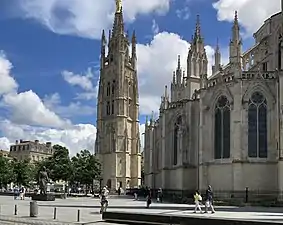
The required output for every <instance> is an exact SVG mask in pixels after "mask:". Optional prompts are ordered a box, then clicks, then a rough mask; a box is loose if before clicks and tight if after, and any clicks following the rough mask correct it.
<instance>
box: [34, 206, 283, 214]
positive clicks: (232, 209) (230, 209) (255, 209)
mask: <svg viewBox="0 0 283 225" xmlns="http://www.w3.org/2000/svg"><path fill="white" fill-rule="evenodd" d="M39 206H41V207H58V208H60V207H65V208H90V209H99V208H100V205H93V206H90V205H63V204H54V205H53V204H52V205H45V204H39ZM108 208H109V209H146V207H145V205H144V206H142V205H138V206H136V205H129V206H127V205H114V206H111V205H109V206H108ZM202 208H203V209H204V207H202ZM151 209H155V210H174V211H185V210H194V206H177V207H174V206H168V205H162V204H159V205H154V204H153V205H151V206H150V207H149V209H147V210H151ZM215 209H216V211H217V210H219V211H221V212H262V213H263V212H265V213H282V211H283V210H282V209H281V208H271V209H270V208H263V207H262V208H261V207H228V206H226V207H225V206H215ZM165 213H168V212H165Z"/></svg>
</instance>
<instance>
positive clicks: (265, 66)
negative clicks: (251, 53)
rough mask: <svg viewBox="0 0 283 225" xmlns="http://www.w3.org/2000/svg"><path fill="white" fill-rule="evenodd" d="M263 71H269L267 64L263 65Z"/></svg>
mask: <svg viewBox="0 0 283 225" xmlns="http://www.w3.org/2000/svg"><path fill="white" fill-rule="evenodd" d="M262 71H267V62H264V63H262Z"/></svg>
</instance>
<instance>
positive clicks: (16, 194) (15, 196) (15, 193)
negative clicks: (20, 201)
mask: <svg viewBox="0 0 283 225" xmlns="http://www.w3.org/2000/svg"><path fill="white" fill-rule="evenodd" d="M17 198H18V188H17V187H16V186H15V187H14V200H17Z"/></svg>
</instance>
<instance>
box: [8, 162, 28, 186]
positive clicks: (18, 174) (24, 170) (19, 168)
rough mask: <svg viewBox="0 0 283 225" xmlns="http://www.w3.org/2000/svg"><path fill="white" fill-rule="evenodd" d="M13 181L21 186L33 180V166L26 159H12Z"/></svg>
mask: <svg viewBox="0 0 283 225" xmlns="http://www.w3.org/2000/svg"><path fill="white" fill-rule="evenodd" d="M12 165H13V173H14V179H13V181H14V183H15V184H17V185H19V186H21V185H24V186H29V183H30V182H31V181H32V180H33V176H32V174H33V166H32V164H30V163H29V161H28V160H14V161H13V162H12Z"/></svg>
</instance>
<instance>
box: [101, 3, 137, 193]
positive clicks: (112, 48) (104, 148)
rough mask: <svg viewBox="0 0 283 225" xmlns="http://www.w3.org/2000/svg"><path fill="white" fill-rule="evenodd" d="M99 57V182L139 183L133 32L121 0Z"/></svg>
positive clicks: (114, 187) (114, 184)
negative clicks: (128, 29)
mask: <svg viewBox="0 0 283 225" xmlns="http://www.w3.org/2000/svg"><path fill="white" fill-rule="evenodd" d="M107 42H108V43H107ZM130 44H131V51H130ZM107 47H108V53H107V54H106V48H107ZM130 52H131V53H130ZM100 61H101V65H100V81H99V91H98V99H97V101H98V103H97V137H96V142H95V152H96V155H97V157H98V159H99V160H100V162H101V164H102V185H107V186H108V188H109V189H111V190H117V189H118V188H119V187H121V188H123V189H125V188H130V187H135V186H139V185H140V184H141V154H140V135H139V95H138V80H137V67H136V65H137V55H136V35H135V33H133V35H132V38H131V39H130V40H129V37H128V35H127V34H125V31H124V21H123V11H122V4H121V0H116V13H115V21H114V25H113V29H112V31H109V37H108V41H107V39H106V36H105V32H104V31H103V32H102V38H101V58H100Z"/></svg>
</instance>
